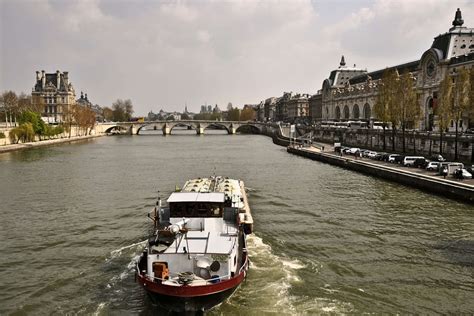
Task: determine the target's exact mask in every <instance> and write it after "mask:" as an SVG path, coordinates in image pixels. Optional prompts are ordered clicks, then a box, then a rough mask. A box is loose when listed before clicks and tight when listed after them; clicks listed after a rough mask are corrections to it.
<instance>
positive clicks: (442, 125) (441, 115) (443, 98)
mask: <svg viewBox="0 0 474 316" xmlns="http://www.w3.org/2000/svg"><path fill="white" fill-rule="evenodd" d="M452 96H453V81H452V79H451V76H449V74H446V75H445V76H444V78H443V80H442V81H441V83H440V85H439V98H438V106H437V107H436V109H435V114H436V115H437V116H438V128H439V137H440V144H439V154H440V155H442V154H443V133H444V131H445V130H446V129H447V128H448V124H449V121H450V119H451V116H450V115H451V113H452V111H451V104H452V102H453V98H452Z"/></svg>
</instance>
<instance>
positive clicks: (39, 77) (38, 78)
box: [36, 71, 41, 82]
mask: <svg viewBox="0 0 474 316" xmlns="http://www.w3.org/2000/svg"><path fill="white" fill-rule="evenodd" d="M40 80H41V76H40V72H39V71H36V82H38V81H40Z"/></svg>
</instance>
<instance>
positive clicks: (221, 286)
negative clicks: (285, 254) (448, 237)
mask: <svg viewBox="0 0 474 316" xmlns="http://www.w3.org/2000/svg"><path fill="white" fill-rule="evenodd" d="M247 270H248V261H247V260H246V262H245V266H244V267H243V268H242V269H241V272H240V274H238V275H236V276H234V277H233V278H230V279H228V280H223V281H220V282H218V283H214V284H208V285H201V286H186V285H183V286H171V285H164V284H161V283H157V282H153V281H151V280H149V279H148V278H147V277H146V276H145V275H143V274H140V273H138V272H137V282H139V283H140V285H142V286H143V287H144V288H145V290H146V291H147V292H148V294H149V295H150V297H151V298H152V300H153V301H154V302H155V303H157V304H158V305H160V306H161V307H163V308H165V309H167V310H169V311H173V312H188V311H205V310H209V309H211V308H212V307H214V306H216V305H218V304H220V303H222V302H223V301H224V300H226V299H227V298H228V297H229V296H230V295H232V293H233V292H234V291H235V290H236V289H237V287H238V286H239V285H240V283H242V281H243V280H244V279H245V277H246V275H247Z"/></svg>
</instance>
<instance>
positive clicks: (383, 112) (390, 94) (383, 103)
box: [374, 69, 396, 150]
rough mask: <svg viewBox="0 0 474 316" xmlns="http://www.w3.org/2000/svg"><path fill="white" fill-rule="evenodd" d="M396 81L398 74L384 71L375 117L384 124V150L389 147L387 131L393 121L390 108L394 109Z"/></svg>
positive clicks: (387, 70)
mask: <svg viewBox="0 0 474 316" xmlns="http://www.w3.org/2000/svg"><path fill="white" fill-rule="evenodd" d="M395 79H396V73H395V72H394V71H393V70H390V69H386V70H385V71H384V73H383V75H382V79H381V80H380V82H379V86H378V87H379V88H378V94H377V99H376V101H375V105H374V113H375V116H376V117H377V119H378V120H380V121H381V122H382V129H383V150H385V149H386V147H387V143H386V137H385V131H386V128H387V123H388V122H390V119H391V116H390V113H391V110H390V108H391V107H393V99H394V92H395V91H394V90H395V88H394V85H395Z"/></svg>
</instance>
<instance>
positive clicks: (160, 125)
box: [135, 122, 163, 135]
mask: <svg viewBox="0 0 474 316" xmlns="http://www.w3.org/2000/svg"><path fill="white" fill-rule="evenodd" d="M148 126H153V129H154V130H157V131H158V130H159V131H161V130H162V129H163V124H162V123H153V122H150V123H145V124H140V126H139V127H138V128H137V131H136V133H135V134H137V135H140V131H141V130H143V129H144V128H145V127H148Z"/></svg>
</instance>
